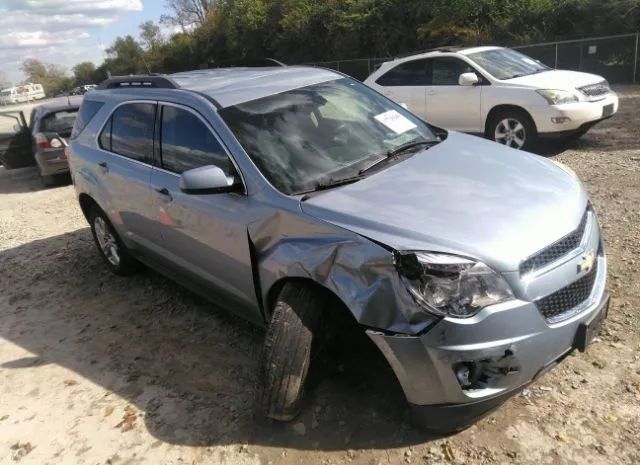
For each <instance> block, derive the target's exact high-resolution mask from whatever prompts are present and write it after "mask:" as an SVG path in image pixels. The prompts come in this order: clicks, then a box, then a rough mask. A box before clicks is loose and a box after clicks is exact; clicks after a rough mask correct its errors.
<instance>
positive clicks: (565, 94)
mask: <svg viewBox="0 0 640 465" xmlns="http://www.w3.org/2000/svg"><path fill="white" fill-rule="evenodd" d="M536 92H537V93H539V94H540V95H542V96H543V97H544V99H545V100H546V101H547V102H549V105H561V104H563V103H575V102H578V101H579V99H578V96H577V95H575V94H573V93H571V92H569V91H567V90H554V89H543V90H536Z"/></svg>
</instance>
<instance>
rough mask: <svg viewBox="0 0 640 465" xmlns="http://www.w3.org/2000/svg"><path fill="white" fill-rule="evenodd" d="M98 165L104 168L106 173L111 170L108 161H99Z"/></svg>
mask: <svg viewBox="0 0 640 465" xmlns="http://www.w3.org/2000/svg"><path fill="white" fill-rule="evenodd" d="M98 166H99V167H100V168H102V169H103V170H104V171H105V173H108V172H109V164H108V163H107V162H106V161H102V162H100V163H98Z"/></svg>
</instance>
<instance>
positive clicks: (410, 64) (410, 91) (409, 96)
mask: <svg viewBox="0 0 640 465" xmlns="http://www.w3.org/2000/svg"><path fill="white" fill-rule="evenodd" d="M427 66H428V63H427V60H425V59H420V60H412V61H405V62H403V63H401V64H399V65H398V66H395V67H394V68H391V69H390V70H389V71H387V72H386V73H384V74H383V75H382V76H380V77H379V78H378V79H377V80H376V82H375V84H376V86H375V87H376V88H377V90H378V91H379V92H380V93H382V94H383V95H385V96H387V97H389V98H390V99H391V100H393V101H394V102H396V103H399V104H405V105H406V106H407V107H408V108H409V110H410V111H411V112H413V113H415V114H416V115H418V116H420V117H421V118H425V117H426V105H425V104H426V93H425V86H426V85H427V84H428V79H429V74H428V69H427Z"/></svg>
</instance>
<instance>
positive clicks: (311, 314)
mask: <svg viewBox="0 0 640 465" xmlns="http://www.w3.org/2000/svg"><path fill="white" fill-rule="evenodd" d="M325 301H326V299H324V298H323V296H322V295H321V294H320V293H319V292H316V291H314V290H313V289H312V288H311V287H309V286H306V285H300V284H296V283H287V284H285V286H284V287H283V288H282V291H281V292H280V295H279V296H278V300H277V302H276V304H275V307H274V309H273V315H272V317H271V323H270V324H269V328H268V329H267V334H266V337H265V342H264V349H263V352H262V361H261V364H260V368H259V376H258V385H257V393H256V410H257V413H258V415H259V416H262V417H266V418H270V419H272V420H278V421H290V420H293V419H294V418H295V417H296V416H297V415H298V414H299V413H300V410H301V408H302V399H303V395H304V386H305V381H306V379H307V374H308V372H309V365H310V362H311V353H312V345H313V342H314V338H315V337H317V334H316V333H317V329H318V327H319V322H320V312H321V310H322V307H323V306H324V303H325Z"/></svg>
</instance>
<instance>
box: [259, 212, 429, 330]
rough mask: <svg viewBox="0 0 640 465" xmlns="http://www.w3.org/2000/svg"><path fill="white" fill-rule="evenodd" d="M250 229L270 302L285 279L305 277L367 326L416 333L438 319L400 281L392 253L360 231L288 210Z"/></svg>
mask: <svg viewBox="0 0 640 465" xmlns="http://www.w3.org/2000/svg"><path fill="white" fill-rule="evenodd" d="M248 232H249V238H250V240H251V241H252V243H253V246H254V248H255V250H256V255H257V257H256V259H257V268H258V274H259V278H260V284H261V292H262V300H263V302H264V303H265V304H268V303H269V290H270V289H271V288H272V287H273V286H274V285H276V284H277V283H278V282H279V281H280V280H283V279H286V278H306V279H311V280H313V281H314V282H316V283H317V284H319V285H321V286H324V287H325V288H327V289H329V290H331V291H332V292H333V293H334V294H335V295H336V296H337V297H338V298H340V299H341V300H342V302H343V303H344V304H345V305H346V306H347V308H348V309H349V310H350V311H351V313H352V314H353V316H354V317H355V319H356V320H357V321H358V323H360V324H362V325H364V326H367V327H370V328H376V329H382V330H386V331H392V332H397V333H405V334H415V333H418V332H420V331H421V330H423V329H424V328H426V327H427V326H429V325H431V324H432V323H434V322H435V317H433V316H430V315H428V314H427V313H426V312H424V311H421V310H420V309H419V308H418V307H417V305H416V303H415V302H414V300H413V298H412V297H411V295H410V294H409V292H408V291H407V289H406V287H405V286H404V284H403V283H402V282H401V281H400V277H399V275H398V272H397V270H396V268H395V265H394V259H393V254H392V253H391V252H390V251H389V250H387V249H385V248H384V247H381V246H380V245H378V244H376V243H374V242H372V241H370V240H368V239H366V238H364V237H362V236H359V235H358V234H355V233H352V232H349V231H346V230H343V229H341V228H338V227H336V226H333V225H330V224H326V223H322V222H320V221H317V220H314V219H312V218H306V217H301V216H300V215H295V214H291V213H288V212H286V211H283V210H280V211H277V212H276V213H274V214H273V215H272V216H270V217H268V218H266V219H264V220H262V221H259V222H256V223H253V224H251V225H250V226H249V231H248Z"/></svg>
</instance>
